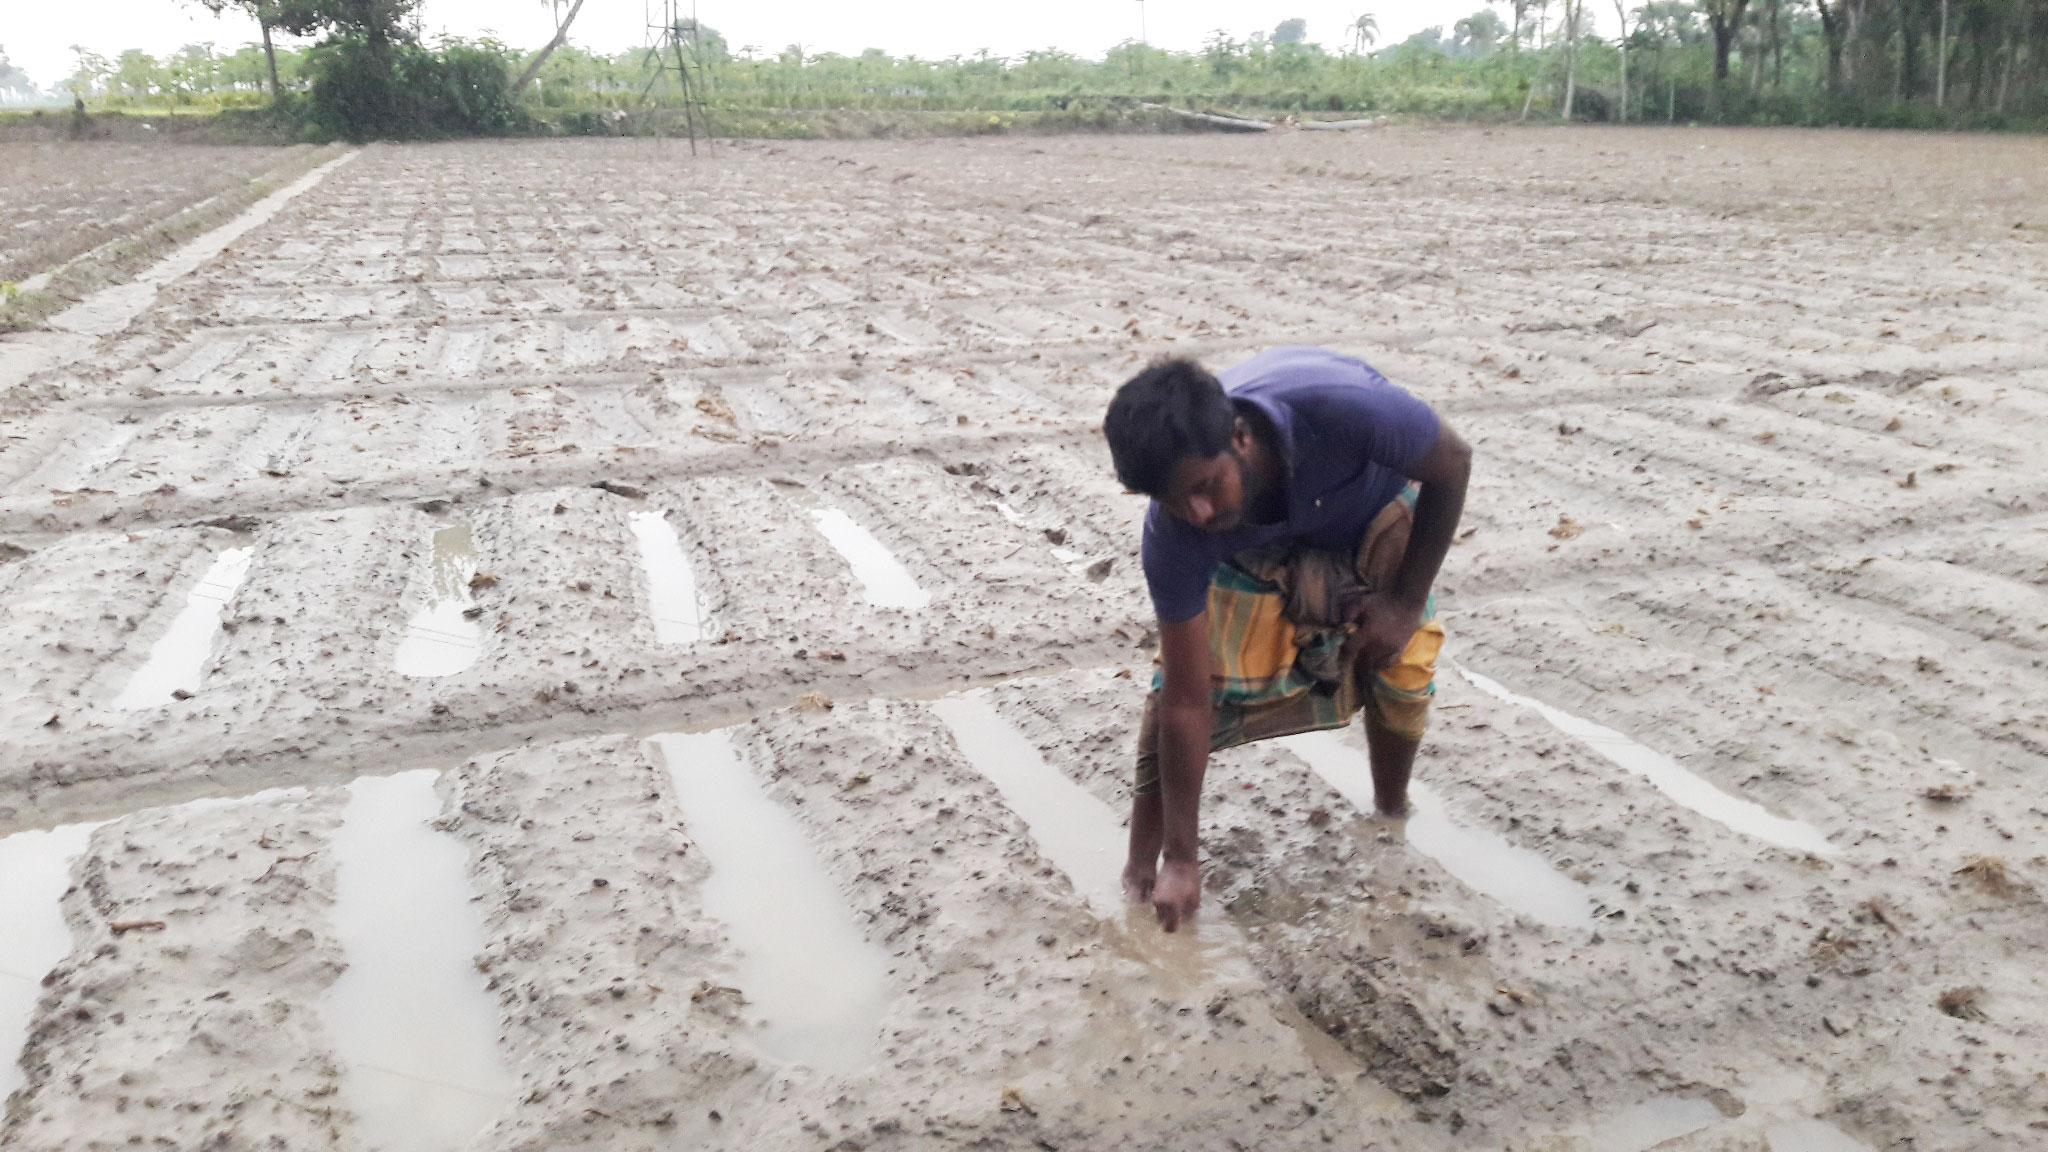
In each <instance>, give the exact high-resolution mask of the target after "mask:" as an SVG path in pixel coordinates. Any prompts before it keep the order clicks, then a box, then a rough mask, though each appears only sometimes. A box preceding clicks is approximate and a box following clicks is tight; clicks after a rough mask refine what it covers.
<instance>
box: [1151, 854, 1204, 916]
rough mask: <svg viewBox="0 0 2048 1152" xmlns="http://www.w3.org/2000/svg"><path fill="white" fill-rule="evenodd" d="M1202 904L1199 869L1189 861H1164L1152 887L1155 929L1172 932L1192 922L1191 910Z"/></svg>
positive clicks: (1197, 865) (1200, 873) (1193, 910)
mask: <svg viewBox="0 0 2048 1152" xmlns="http://www.w3.org/2000/svg"><path fill="white" fill-rule="evenodd" d="M1201 902H1202V868H1201V865H1199V864H1196V863H1195V862H1194V861H1193V860H1168V861H1167V862H1166V863H1165V864H1164V865H1162V866H1161V867H1160V869H1159V879H1158V880H1157V881H1156V882H1155V883H1154V884H1153V885H1152V910H1153V911H1154V912H1156V913H1158V914H1159V926H1160V927H1161V928H1164V929H1166V930H1167V931H1168V932H1172V931H1174V930H1176V929H1178V928H1179V927H1180V926H1181V924H1182V923H1184V922H1186V921H1189V920H1193V919H1194V918H1195V906H1196V905H1198V904H1200V903H1201Z"/></svg>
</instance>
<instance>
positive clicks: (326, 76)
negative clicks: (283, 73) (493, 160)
mask: <svg viewBox="0 0 2048 1152" xmlns="http://www.w3.org/2000/svg"><path fill="white" fill-rule="evenodd" d="M514 62H515V57H514V54H513V53H510V52H508V51H506V50H505V49H504V48H502V47H500V46H498V45H496V44H492V43H489V42H485V43H467V42H464V41H459V40H457V41H450V42H448V43H445V44H443V45H442V46H441V47H439V48H438V49H435V48H427V47H423V46H421V45H419V44H415V43H412V42H410V41H403V42H396V43H387V44H384V45H381V46H379V45H373V44H371V43H369V42H367V41H365V40H362V39H358V38H354V37H343V38H338V39H334V40H330V41H328V42H326V43H324V44H321V45H319V46H318V47H316V48H314V49H313V51H312V53H311V58H310V60H309V61H308V67H309V69H310V70H311V73H312V77H313V87H312V93H311V95H310V97H309V98H308V101H307V107H306V116H307V119H308V120H309V121H310V122H311V123H312V124H313V125H314V127H315V128H316V129H317V130H319V131H320V132H322V133H325V134H326V135H329V136H341V137H346V138H348V139H350V140H368V139H374V138H398V139H407V138H412V139H417V138H421V137H443V136H488V135H503V134H505V133H508V132H513V131H516V130H518V129H521V128H523V127H524V126H525V123H526V114H525V112H524V111H523V110H522V109H521V108H520V107H519V104H518V102H517V101H515V100H514V99H513V98H512V79H511V67H512V65H513V63H514Z"/></svg>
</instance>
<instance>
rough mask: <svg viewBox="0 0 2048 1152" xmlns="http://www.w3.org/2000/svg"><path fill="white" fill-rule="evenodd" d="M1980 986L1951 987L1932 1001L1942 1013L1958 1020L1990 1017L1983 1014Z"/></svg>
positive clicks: (1980, 1019) (1982, 993)
mask: <svg viewBox="0 0 2048 1152" xmlns="http://www.w3.org/2000/svg"><path fill="white" fill-rule="evenodd" d="M1983 999H1984V990H1983V989H1982V988H1975V987H1971V988H1951V989H1949V990H1948V991H1946V992H1943V993H1942V994H1941V996H1940V997H1939V998H1937V999H1936V1000H1935V1001H1934V1006H1935V1007H1937V1008H1939V1009H1941V1010H1942V1013H1943V1014H1944V1015H1948V1016H1953V1017H1955V1018H1956V1019H1958V1020H1971V1021H1983V1020H1989V1019H1990V1017H1989V1016H1986V1015H1985V1014H1984V1008H1983V1006H1982V1001H1983Z"/></svg>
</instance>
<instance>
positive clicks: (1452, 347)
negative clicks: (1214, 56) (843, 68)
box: [0, 129, 2048, 1152]
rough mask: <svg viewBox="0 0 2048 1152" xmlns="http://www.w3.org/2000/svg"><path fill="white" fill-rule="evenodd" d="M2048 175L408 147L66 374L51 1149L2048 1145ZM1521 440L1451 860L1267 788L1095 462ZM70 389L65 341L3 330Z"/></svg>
mask: <svg viewBox="0 0 2048 1152" xmlns="http://www.w3.org/2000/svg"><path fill="white" fill-rule="evenodd" d="M2044 204H2048V144H2044V143H2042V142H2038V141H2027V140H2000V139H1990V138H1964V137H1957V138H1924V137H1914V136H1906V135H1882V136H1880V135H1852V134H1841V133H1825V134H1821V133H1790V132H1787V133H1773V134H1764V133H1721V132H1704V131H1684V130H1674V131H1661V130H1641V131H1626V132H1612V131H1610V132H1601V131H1590V130H1588V131H1562V130H1538V129H1532V130H1527V131H1520V132H1505V131H1501V132H1496V131H1487V130H1480V129H1458V130H1453V129H1433V130H1422V129H1414V130H1409V129H1400V130H1385V131H1381V132H1377V133H1372V134H1368V135H1354V136H1345V137H1337V138H1333V137H1332V136H1331V135H1328V134H1317V135H1309V134H1302V135H1283V136H1276V137H1273V138H1267V139H1242V138H1230V139H1198V138H1160V139H1154V138H1136V139H1131V138H1117V139H1108V138H1103V139H1063V140H1021V139H1020V140H982V141H974V142H961V141H929V142H900V143H874V144H846V143H838V144H825V143H820V144H809V145H801V146H784V145H775V146H770V145H759V144H754V145H737V146H726V147H721V148H720V149H718V150H717V151H716V152H715V153H713V154H711V155H708V156H705V157H700V158H699V159H697V160H695V161H692V160H691V159H690V158H689V155H688V152H687V150H686V148H685V147H684V146H683V145H680V144H675V143H655V142H646V141H637V142H602V143H600V142H578V143H520V144H469V145H442V146H434V147H408V148H399V147H387V146H379V147H373V148H370V149H367V150H365V151H362V152H360V153H359V154H354V155H352V156H350V157H345V158H343V159H342V160H339V161H336V162H333V163H330V164H327V165H325V166H323V167H322V168H320V169H318V170H316V171H315V172H314V173H313V174H312V175H311V176H309V177H307V178H306V179H305V180H303V181H301V182H300V183H299V184H297V185H294V186H293V187H291V188H288V189H286V190H284V191H283V192H281V193H279V194H277V195H276V196H274V197H272V198H271V199H270V200H269V201H266V202H265V203H264V204H263V205H259V207H258V209H256V212H257V215H256V216H255V217H253V218H251V219H249V220H245V221H243V222H242V225H241V230H240V231H238V232H233V233H230V234H223V235H218V236H215V237H213V238H212V241H211V243H209V242H208V241H207V240H205V239H202V240H201V241H198V242H195V244H197V245H198V247H195V248H193V249H191V250H189V251H187V252H185V253H183V254H182V256H183V259H182V260H180V258H179V257H173V258H172V261H171V262H170V263H169V264H168V265H167V266H165V267H162V268H160V269H158V270H154V271H153V273H152V274H150V275H146V276H145V277H144V278H143V280H142V281H139V282H138V285H137V286H134V287H132V288H131V289H129V290H125V291H123V290H116V291H115V292H114V293H111V294H109V295H108V296H106V297H103V298H98V299H94V300H88V301H86V302H85V303H84V304H82V305H80V306H79V309H78V310H76V311H75V312H74V313H73V314H69V315H68V316H67V317H60V318H59V322H58V323H57V324H56V331H54V332H51V333H40V334H34V335H32V336H30V337H27V338H24V339H23V340H18V341H15V342H14V345H15V347H14V349H13V352H12V353H10V355H7V356H0V383H4V385H5V391H4V392H0V396H4V398H5V399H4V408H0V560H4V563H0V651H4V652H6V653H7V656H8V658H7V659H6V660H5V661H4V662H0V834H11V835H5V836H4V838H0V1049H4V1050H6V1051H7V1052H9V1053H11V1052H13V1051H14V1050H15V1049H16V1048H17V1047H18V1048H19V1051H20V1060H19V1062H18V1064H10V1065H9V1066H8V1067H7V1069H6V1070H5V1071H0V1090H12V1091H13V1094H12V1095H11V1097H9V1099H8V1106H7V1115H6V1121H5V1125H6V1126H5V1129H4V1133H0V1143H5V1144H6V1145H7V1146H8V1147H9V1148H21V1149H25V1150H26V1149H52V1150H54V1149H60V1148H63V1149H72V1148H81V1147H107V1148H113V1147H125V1146H128V1145H130V1144H136V1143H139V1144H150V1145H156V1146H171V1147H199V1146H206V1147H220V1148H258V1147H289V1148H293V1149H313V1148H336V1149H354V1148H386V1149H394V1150H395V1149H413V1148H418V1149H454V1148H463V1147H472V1148H487V1149H544V1148H546V1149H552V1148H577V1147H584V1148H604V1149H634V1148H646V1149H654V1148H671V1147H690V1148H734V1149H739V1148H748V1149H754V1148H799V1149H808V1148H816V1149H826V1148H833V1149H860V1148H867V1149H891V1148H913V1147H914V1148H930V1149H938V1148H954V1147H979V1148H1003V1149H1010V1148H1015V1149H1034V1148H1058V1149H1093V1148H1109V1147H1130V1148H1146V1149H1150V1148H1160V1149H1164V1148H1174V1149H1288V1148H1312V1147H1324V1146H1329V1147H1337V1148H1381V1149H1395V1148H1399V1149H1413V1150H1428V1149H1454V1148H1455V1149H1468V1148H1488V1149H1515V1150H1523V1152H1567V1150H1572V1152H1642V1150H1646V1149H1649V1148H1652V1147H1655V1148H1658V1149H1678V1150H1690V1152H1721V1150H1728V1152H1733V1150H1738V1149H1739V1150H1744V1152H1755V1150H1758V1149H1767V1150H1769V1152H1842V1150H1854V1149H1885V1150H1891V1149H1912V1150H1915V1152H1934V1150H1963V1149H1992V1148H1997V1149H2005V1148H2024V1147H2033V1146H2037V1145H2040V1144H2043V1143H2048V1081H2044V1079H2043V1077H2044V1073H2043V1071H2042V1070H2043V1069H2044V1068H2048V997H2044V993H2043V991H2042V987H2041V984H2040V982H2039V979H2038V976H2037V973H2036V968H2037V962H2036V959H2035V958H2036V957H2037V956H2038V954H2039V953H2040V951H2041V950H2042V949H2043V948H2048V906H2044V903H2043V894H2042V890H2041V887H2040V885H2041V884H2043V883H2044V882H2048V859H2044V858H2043V857H2042V856H2041V855H2040V847H2039V846H2040V844H2041V843H2042V838H2043V835H2044V833H2048V800H2044V785H2043V783H2042V781H2041V778H2040V771H2041V768H2042V766H2043V763H2044V754H2048V592H2044V582H2048V463H2044V456H2043V454H2042V451H2041V448H2040V445H2041V443H2042V440H2043V435H2044V430H2048V345H2044V343H2043V341H2042V330H2043V323H2042V317H2044V316H2048V245H2044V242H2043V234H2044V232H2048V214H2044V209H2043V207H2042V206H2043V205H2044ZM1293 342H1314V343H1325V344H1330V345H1333V346H1336V347H1338V348H1341V349H1344V350H1347V351H1350V352H1354V353H1356V354H1359V355H1361V356H1363V357H1365V358H1366V359H1368V360H1370V361H1371V362H1372V363H1374V364H1375V365H1376V366H1378V367H1379V368H1380V369H1381V370H1382V371H1384V372H1385V373H1386V374H1387V375H1388V376H1390V377H1392V378H1393V379H1395V380H1397V381H1399V382H1401V383H1404V384H1406V385H1407V386H1409V387H1410V388H1412V389H1413V390H1415V391H1416V392H1417V393H1419V394H1420V395H1422V396H1423V397H1424V398H1426V399H1427V400H1429V401H1431V402H1432V403H1434V404H1435V405H1437V406H1438V408H1439V409H1440V411H1442V412H1443V413H1444V414H1445V416H1446V418H1447V419H1448V420H1450V421H1451V422H1452V423H1453V424H1455V425H1456V426H1457V427H1458V428H1459V429H1460V430H1461V431H1462V432H1463V433H1464V435H1465V436H1466V438H1467V439H1468V440H1470V441H1471V442H1473V444H1474V445H1475V447H1476V449H1477V452H1478V464H1477V473H1476V476H1475V479H1474V487H1473V494H1472V497H1471V500H1470V502H1469V504H1468V509H1467V513H1466V517H1467V522H1466V529H1465V531H1464V532H1463V534H1462V535H1461V538H1460V542H1459V545H1458V546H1457V547H1456V548H1455V549H1454V550H1453V552H1452V554H1451V559H1450V560H1449V562H1448V563H1447V565H1446V568H1445V573H1444V576H1443V579H1442V581H1441V582H1440V585H1439V594H1440V597H1441V601H1442V604H1443V607H1444V609H1445V611H1446V614H1447V620H1448V623H1449V627H1450V628H1451V631H1452V636H1453V641H1452V642H1453V647H1452V650H1451V656H1452V660H1453V666H1452V667H1448V668H1447V669H1446V670H1445V673H1444V675H1443V677H1442V679H1441V681H1440V686H1441V692H1440V696H1439V711H1438V713H1437V716H1436V720H1435V727H1434V730H1433V735H1432V738H1431V740H1430V742H1429V743H1428V744H1427V745H1426V746H1425V750H1424V753H1423V759H1422V762H1421V765H1420V767H1419V774H1418V796H1417V804H1418V811H1417V813H1416V815H1415V816H1414V817H1412V818H1410V819H1409V820H1408V821H1407V822H1406V823H1405V824H1397V823H1389V822H1385V821H1380V820H1376V819H1372V818H1369V817H1368V816H1367V815H1365V811H1366V810H1367V808H1368V807H1369V806H1366V805H1363V804H1362V802H1361V801H1362V798H1363V797H1364V795H1365V791H1366V780H1367V777H1366V774H1365V763H1364V754H1363V751H1362V745H1361V738H1360V735H1359V734H1358V733H1357V732H1356V731H1353V732H1349V733H1342V734H1323V735H1318V736H1314V737H1306V738H1299V739H1295V740H1290V741H1287V742H1284V743H1283V744H1279V745H1274V746H1266V747H1259V748H1253V749H1244V750H1239V751H1236V752H1232V753H1228V754H1225V755H1223V756H1221V757H1220V758H1219V761H1218V763H1217V765H1216V766H1215V767H1214V768H1213V769H1212V771H1211V776H1210V779H1211V782H1212V783H1211V789H1212V797H1211V799H1210V802H1209V807H1208V809H1207V812H1206V816H1207V827H1206V829H1205V833H1206V836H1205V845H1206V851H1207V854H1208V861H1207V867H1208V873H1207V877H1208V889H1207V894H1206V895H1207V903H1206V904H1205V919H1204V920H1203V922H1202V923H1201V925H1200V929H1199V931H1198V932H1197V933H1195V934H1194V935H1192V936H1189V935H1186V934H1183V935H1180V936H1175V937H1171V938H1169V937H1165V936H1162V935H1161V934H1160V933H1159V932H1158V931H1157V930H1156V929H1155V928H1153V927H1152V926H1151V925H1150V924H1149V923H1147V917H1146V916H1144V915H1127V914H1126V912H1125V910H1124V909H1123V908H1121V907H1120V906H1119V903H1118V899H1117V896H1116V893H1115V891H1114V879H1115V872H1116V868H1117V866H1118V865H1119V864H1120V859H1119V857H1120V849H1121V843H1120V840H1119V837H1120V834H1121V833H1120V820H1121V817H1120V815H1119V813H1120V811H1121V809H1122V806H1123V804H1124V802H1125V796H1124V789H1125V786H1126V785H1125V780H1126V774H1127V772H1128V769H1129V757H1130V751H1131V748H1132V746H1133V741H1134V734H1133V727H1134V724H1135V722H1136V718H1137V714H1138V709H1139V706H1140V703H1141V699H1140V691H1141V689H1140V687H1139V686H1140V684H1141V683H1142V682H1143V680H1144V678H1145V676H1146V675H1147V667H1148V662H1149V650H1150V649H1149V646H1150V643H1151V641H1152V629H1151V620H1150V614H1149V608H1148V605H1147V602H1146V599H1145V595H1144V592H1143V588H1142V584H1141V580H1140V578H1139V575H1138V572H1137V570H1136V551H1137V537H1136V534H1135V525H1136V521H1137V519H1138V517H1139V516H1140V515H1141V513H1142V507H1141V506H1140V504H1139V503H1138V502H1137V501H1135V500H1134V499H1133V498H1130V497H1127V496H1125V495H1124V494H1122V493H1121V492H1120V491H1119V490H1118V488H1117V485H1116V484H1115V483H1114V481H1113V479H1112V478H1111V476H1110V473H1109V469H1108V466H1107V460H1106V455H1105V453H1104V452H1103V451H1102V449H1101V447H1100V445H1099V437H1098V435H1097V433H1096V428H1097V426H1098V424H1099V420H1100V413H1101V410H1102V407H1103V405H1104V404H1105V403H1106V400H1107V397H1108V395H1109V393H1110V391H1111V390H1112V389H1113V387H1114V385H1115V384H1116V383H1117V382H1118V381H1119V380H1121V379H1122V378H1123V377H1124V376H1125V375H1127V374H1128V373H1129V372H1130V371H1131V370H1133V369H1134V368H1135V367H1136V366H1138V365H1140V364H1142V363H1143V361H1144V360H1145V359H1146V358H1147V357H1149V356H1151V355H1154V354H1157V353H1160V352H1164V351H1178V352H1185V353H1192V354H1197V355H1200V356H1202V357H1204V358H1206V359H1208V360H1209V361H1211V362H1212V363H1215V364H1219V365H1220V364H1222V363H1227V362H1230V361H1232V360H1235V359H1238V358H1240V357H1243V356H1246V355H1248V354H1250V353H1252V352H1254V351H1256V350H1258V349H1260V348H1263V347H1265V346H1268V345H1271V344H1275V343H1293ZM0 350H4V349H0Z"/></svg>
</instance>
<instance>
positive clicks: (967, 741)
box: [930, 693, 1130, 920]
mask: <svg viewBox="0 0 2048 1152" xmlns="http://www.w3.org/2000/svg"><path fill="white" fill-rule="evenodd" d="M930 707H931V710H932V713H933V715H936V716H937V717H938V718H939V720H940V721H941V722H942V723H944V724H945V725H946V727H947V728H948V729H949V730H951V732H952V733H953V740H954V742H955V743H957V744H958V745H960V751H961V753H962V754H963V755H965V756H966V757H967V761H968V763H969V764H971V765H973V766H974V769H975V771H977V772H980V773H981V774H982V775H983V776H986V777H988V780H989V782H990V783H991V784H994V785H995V786H996V791H997V792H999V793H1001V794H1002V797H1003V801H1004V803H1006V804H1008V805H1009V806H1010V810H1011V811H1012V812H1015V813H1016V814H1017V815H1018V816H1019V817H1021V818H1022V819H1023V821H1024V823H1025V824H1026V825H1028V826H1029V827H1030V829H1031V838H1032V840H1033V841H1035V842H1036V843H1037V845H1038V850H1039V851H1040V852H1041V853H1043V854H1044V856H1045V857H1046V859H1048V860H1050V861H1052V863H1053V864H1054V865H1055V866H1056V867H1058V868H1059V870H1060V871H1062V872H1064V873H1066V875H1067V880H1068V881H1069V882H1070V883H1072V884H1073V886H1074V890H1075V891H1076V892H1079V893H1080V894H1081V898H1082V899H1083V900H1086V901H1087V902H1088V907H1089V909H1090V910H1092V911H1093V912H1094V913H1095V914H1096V916H1098V917H1100V918H1102V919H1104V920H1121V919H1123V915H1124V908H1125V903H1126V902H1125V900H1124V888H1123V871H1124V852H1125V849H1126V848H1127V847H1128V844H1129V840H1130V837H1129V834H1128V833H1127V832H1126V831H1125V830H1124V826H1123V822H1122V821H1121V820H1118V819H1117V818H1116V814H1115V813H1114V812H1112V811H1111V810H1110V808H1109V805H1107V804H1104V803H1103V802H1102V801H1100V800H1097V799H1096V798H1095V796H1094V794H1092V793H1090V792H1089V791H1088V790H1087V789H1085V788H1083V787H1081V786H1080V785H1079V784H1076V783H1074V782H1073V781H1072V780H1069V779H1067V777H1066V776H1065V775H1063V774H1061V773H1060V772H1059V771H1058V770H1057V769H1055V768H1053V767H1052V766H1051V765H1050V764H1047V763H1046V762H1045V758H1044V757H1043V756H1041V755H1039V752H1038V748H1037V747H1036V746H1035V745H1033V744H1032V743H1031V741H1029V740H1027V739H1025V737H1024V734H1023V733H1022V732H1019V731H1017V729H1016V727H1015V726H1014V725H1012V724H1011V723H1010V722H1009V721H1008V720H1005V719H1003V717H1002V714H1001V713H999V712H997V711H996V710H995V706H994V705H992V704H990V703H989V702H988V700H987V699H986V698H984V697H982V696H980V695H976V694H972V693H969V694H965V695H957V696H948V697H946V698H944V699H942V700H935V701H933V702H932V703H931V705H930Z"/></svg>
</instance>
